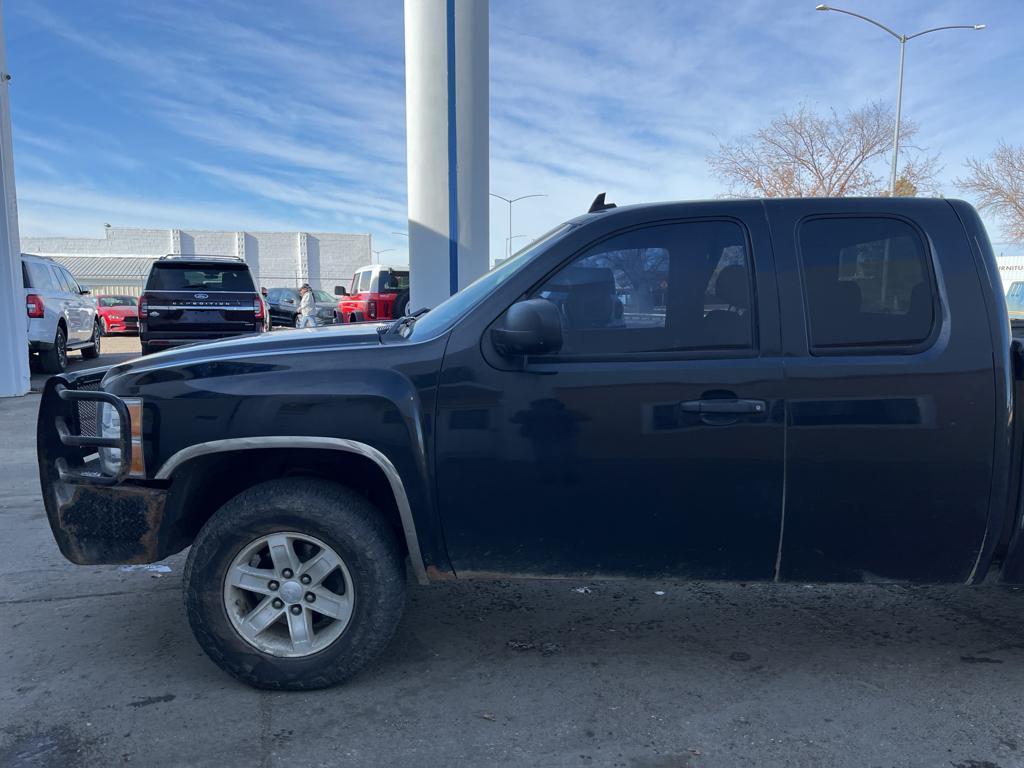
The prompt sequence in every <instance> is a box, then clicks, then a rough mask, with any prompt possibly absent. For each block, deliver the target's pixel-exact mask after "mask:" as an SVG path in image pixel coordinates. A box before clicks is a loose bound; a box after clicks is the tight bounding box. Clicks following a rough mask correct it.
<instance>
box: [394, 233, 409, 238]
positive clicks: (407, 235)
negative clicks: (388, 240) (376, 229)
mask: <svg viewBox="0 0 1024 768" xmlns="http://www.w3.org/2000/svg"><path fill="white" fill-rule="evenodd" d="M391 234H392V235H401V236H402V237H404V238H408V237H409V233H408V232H392V233H391Z"/></svg>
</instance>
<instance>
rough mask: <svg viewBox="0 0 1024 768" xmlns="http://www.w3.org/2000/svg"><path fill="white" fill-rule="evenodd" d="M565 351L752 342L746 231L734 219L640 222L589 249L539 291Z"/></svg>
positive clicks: (747, 344)
mask: <svg viewBox="0 0 1024 768" xmlns="http://www.w3.org/2000/svg"><path fill="white" fill-rule="evenodd" d="M533 296H534V297H535V298H543V299H547V300H548V301H550V302H552V303H553V304H555V305H556V306H557V307H558V311H559V314H560V316H561V318H562V333H563V339H564V343H563V347H562V353H563V354H590V355H593V354H597V355H600V354H605V353H623V352H671V351H677V350H699V349H744V348H750V347H752V346H753V338H754V335H753V322H752V318H753V315H752V312H751V307H752V303H751V296H752V290H751V276H750V269H749V262H748V254H747V246H746V237H745V236H744V232H743V229H742V228H741V227H740V226H739V225H738V224H736V223H735V222H731V221H702V222H690V223H685V224H667V225H660V226H653V227H647V228H645V229H639V230H634V231H631V232H626V233H623V234H621V235H617V236H615V237H613V238H611V239H609V240H605V241H604V242H602V243H600V244H599V245H597V246H594V247H593V248H591V249H590V250H588V251H587V252H586V253H584V254H583V255H582V256H580V257H578V258H576V259H574V260H573V261H572V262H571V263H570V264H568V265H567V266H565V267H563V268H562V269H561V270H559V271H558V272H557V273H556V274H555V275H554V276H553V277H551V278H549V279H548V280H547V281H546V282H545V283H544V284H543V285H542V286H541V287H540V288H539V289H538V290H537V291H535V292H534V294H533Z"/></svg>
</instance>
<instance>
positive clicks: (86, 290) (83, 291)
mask: <svg viewBox="0 0 1024 768" xmlns="http://www.w3.org/2000/svg"><path fill="white" fill-rule="evenodd" d="M78 292H79V293H80V294H82V295H83V296H88V295H89V294H90V293H92V291H90V290H89V289H88V288H80V289H79V290H78Z"/></svg>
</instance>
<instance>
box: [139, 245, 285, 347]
mask: <svg viewBox="0 0 1024 768" xmlns="http://www.w3.org/2000/svg"><path fill="white" fill-rule="evenodd" d="M265 312H266V305H265V304H264V302H263V299H262V297H261V296H260V293H259V291H257V290H256V286H255V284H254V283H253V280H252V275H251V274H250V273H249V265H248V264H246V263H245V262H244V261H242V259H239V258H237V257H234V256H177V255H176V256H164V257H163V258H161V259H160V260H159V261H157V262H156V263H154V264H153V267H152V268H151V269H150V272H149V277H147V278H146V288H145V291H144V292H143V294H142V296H140V297H139V339H140V341H141V344H142V354H144V355H146V354H149V353H150V352H157V351H159V350H161V349H167V348H168V347H175V346H180V345H181V344H191V343H192V342H196V341H209V340H211V339H221V338H224V337H226V336H241V335H243V334H250V333H262V332H263V331H264V330H265V328H266V325H265V320H266V315H265Z"/></svg>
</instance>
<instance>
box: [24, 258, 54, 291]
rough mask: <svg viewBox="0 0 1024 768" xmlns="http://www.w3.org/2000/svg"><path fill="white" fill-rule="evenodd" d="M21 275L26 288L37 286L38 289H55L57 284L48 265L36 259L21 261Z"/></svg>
mask: <svg viewBox="0 0 1024 768" xmlns="http://www.w3.org/2000/svg"><path fill="white" fill-rule="evenodd" d="M21 276H22V278H23V279H24V281H25V287H26V288H35V289H36V290H37V291H49V290H53V287H54V285H55V283H54V281H53V277H52V276H51V274H50V270H49V269H47V268H46V265H45V264H40V263H38V262H35V261H23V262H21Z"/></svg>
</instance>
